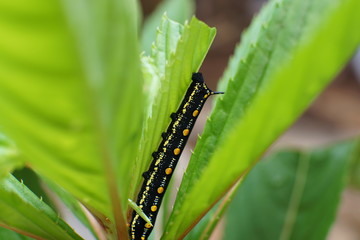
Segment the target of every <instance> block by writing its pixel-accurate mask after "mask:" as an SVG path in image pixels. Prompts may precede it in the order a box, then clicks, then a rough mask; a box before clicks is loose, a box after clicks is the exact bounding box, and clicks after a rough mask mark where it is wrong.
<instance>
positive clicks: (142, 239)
mask: <svg viewBox="0 0 360 240" xmlns="http://www.w3.org/2000/svg"><path fill="white" fill-rule="evenodd" d="M134 239H135V238H134ZM141 240H145V237H144V236H142V237H141Z"/></svg>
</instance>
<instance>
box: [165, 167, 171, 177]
mask: <svg viewBox="0 0 360 240" xmlns="http://www.w3.org/2000/svg"><path fill="white" fill-rule="evenodd" d="M172 171H173V170H172V169H171V168H167V169H165V173H166V175H169V174H171V173H172Z"/></svg>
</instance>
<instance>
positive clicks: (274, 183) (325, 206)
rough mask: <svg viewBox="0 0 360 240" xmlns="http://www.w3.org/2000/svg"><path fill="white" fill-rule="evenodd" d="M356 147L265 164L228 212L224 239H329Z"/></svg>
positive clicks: (279, 157)
mask: <svg viewBox="0 0 360 240" xmlns="http://www.w3.org/2000/svg"><path fill="white" fill-rule="evenodd" d="M354 146H355V144H354V143H353V142H347V143H342V144H338V145H335V146H332V147H328V148H325V149H318V150H314V151H311V152H303V151H290V150H288V151H282V152H279V153H276V154H273V155H272V156H270V157H267V158H265V159H264V160H262V161H261V162H260V163H259V164H257V165H256V166H255V167H254V169H253V170H252V171H251V172H250V173H249V174H248V176H247V177H246V179H245V180H244V181H243V184H242V185H241V187H240V189H239V191H238V193H237V194H236V197H235V198H234V200H233V202H232V203H231V205H230V207H229V209H228V212H227V218H226V224H225V225H224V226H225V231H224V232H225V235H224V239H229V240H231V239H234V240H235V239H239V238H244V239H249V240H255V239H264V240H266V239H280V240H286V239H294V240H296V239H310V240H311V239H314V240H315V239H325V238H326V236H327V233H328V230H329V228H330V226H331V224H332V223H333V221H334V218H335V214H336V209H337V206H338V203H339V200H340V196H341V192H342V190H343V188H344V187H345V183H346V181H345V180H346V176H347V173H348V167H349V163H350V160H351V157H352V154H353V153H354ZM270 219H271V220H270ZM259 229H261V231H259Z"/></svg>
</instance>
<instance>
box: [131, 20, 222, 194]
mask: <svg viewBox="0 0 360 240" xmlns="http://www.w3.org/2000/svg"><path fill="white" fill-rule="evenodd" d="M214 36H215V29H213V28H209V27H208V26H207V25H206V24H204V23H202V22H201V21H199V20H197V19H196V18H193V19H192V20H191V22H190V23H189V24H187V25H185V26H184V27H181V26H180V25H179V24H178V23H174V22H173V21H171V20H169V19H168V18H167V17H164V18H163V22H162V24H161V27H160V29H159V31H158V36H157V40H156V44H155V46H154V47H153V52H152V55H151V56H150V57H147V58H149V59H150V60H149V59H148V60H147V62H151V69H150V70H148V71H147V72H155V74H154V75H151V74H146V75H145V76H150V77H151V76H157V78H158V79H156V80H149V79H147V80H145V81H146V82H150V81H152V83H151V84H156V85H157V87H156V88H155V89H158V91H157V92H155V93H150V94H156V95H155V96H154V97H153V100H152V102H150V103H149V107H151V110H150V111H148V113H149V115H148V119H147V122H146V126H145V131H144V133H143V135H142V136H143V138H142V140H141V143H140V146H141V148H140V150H139V155H138V160H137V161H138V162H137V163H136V164H134V170H133V171H131V172H135V173H136V174H134V175H133V181H132V182H133V183H137V186H135V187H133V189H134V191H133V194H132V195H131V196H134V195H135V193H136V189H138V187H139V184H140V183H141V181H142V177H141V173H143V172H144V171H145V170H146V168H147V167H148V166H149V163H150V162H151V160H152V157H151V153H152V152H153V151H155V150H156V149H157V146H158V145H159V143H160V140H161V133H162V132H163V131H164V130H166V128H167V126H168V125H169V123H170V114H171V113H172V112H174V111H175V109H177V107H178V105H179V104H180V102H181V100H182V98H183V96H184V93H185V92H186V90H187V88H188V86H189V85H190V82H191V76H192V73H194V72H197V71H198V70H199V68H200V65H201V63H202V61H203V59H204V58H205V55H206V53H207V51H208V49H209V47H210V44H211V42H212V41H213V39H214ZM165 63H166V65H164V64H165ZM150 89H152V88H150ZM133 199H134V197H133Z"/></svg>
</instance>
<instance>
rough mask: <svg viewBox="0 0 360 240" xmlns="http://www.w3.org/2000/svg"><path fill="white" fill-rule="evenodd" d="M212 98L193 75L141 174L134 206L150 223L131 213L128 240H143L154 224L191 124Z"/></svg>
mask: <svg viewBox="0 0 360 240" xmlns="http://www.w3.org/2000/svg"><path fill="white" fill-rule="evenodd" d="M214 94H223V92H213V91H211V90H210V89H209V88H208V87H207V86H206V84H205V82H204V79H203V76H202V74H201V73H199V72H198V73H193V75H192V82H191V84H190V86H189V88H188V90H187V92H186V94H185V96H184V98H183V100H182V102H181V104H180V106H179V108H178V110H177V111H176V112H175V113H172V114H171V115H170V117H171V123H170V124H169V126H168V128H167V130H166V132H163V133H162V141H161V143H160V145H159V148H158V149H157V151H156V152H154V153H153V154H152V157H153V161H152V163H151V165H150V167H149V169H148V171H146V172H144V173H143V177H144V182H143V185H142V187H141V190H140V192H139V194H138V198H137V202H136V204H137V206H138V207H139V208H141V210H142V211H143V213H144V214H145V215H146V216H147V217H148V218H149V219H150V221H151V223H152V224H150V223H149V222H146V221H145V220H144V219H143V218H142V217H141V216H140V215H139V214H138V213H137V212H136V211H133V213H132V219H131V222H130V226H129V234H130V239H132V240H146V239H147V238H148V236H149V235H150V233H151V231H152V229H153V226H154V224H155V220H156V216H157V214H158V210H159V208H160V205H161V202H162V199H163V196H164V194H165V191H166V188H167V186H168V184H169V182H170V179H171V176H172V174H173V172H174V169H175V167H176V164H177V162H178V160H179V158H180V155H181V153H182V151H183V149H184V147H185V144H186V142H187V140H188V138H189V135H190V133H191V130H192V128H193V127H194V124H195V121H196V119H197V117H198V115H199V113H200V111H201V109H202V108H203V106H204V104H205V101H206V100H207V99H208V97H209V96H211V95H214Z"/></svg>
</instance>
